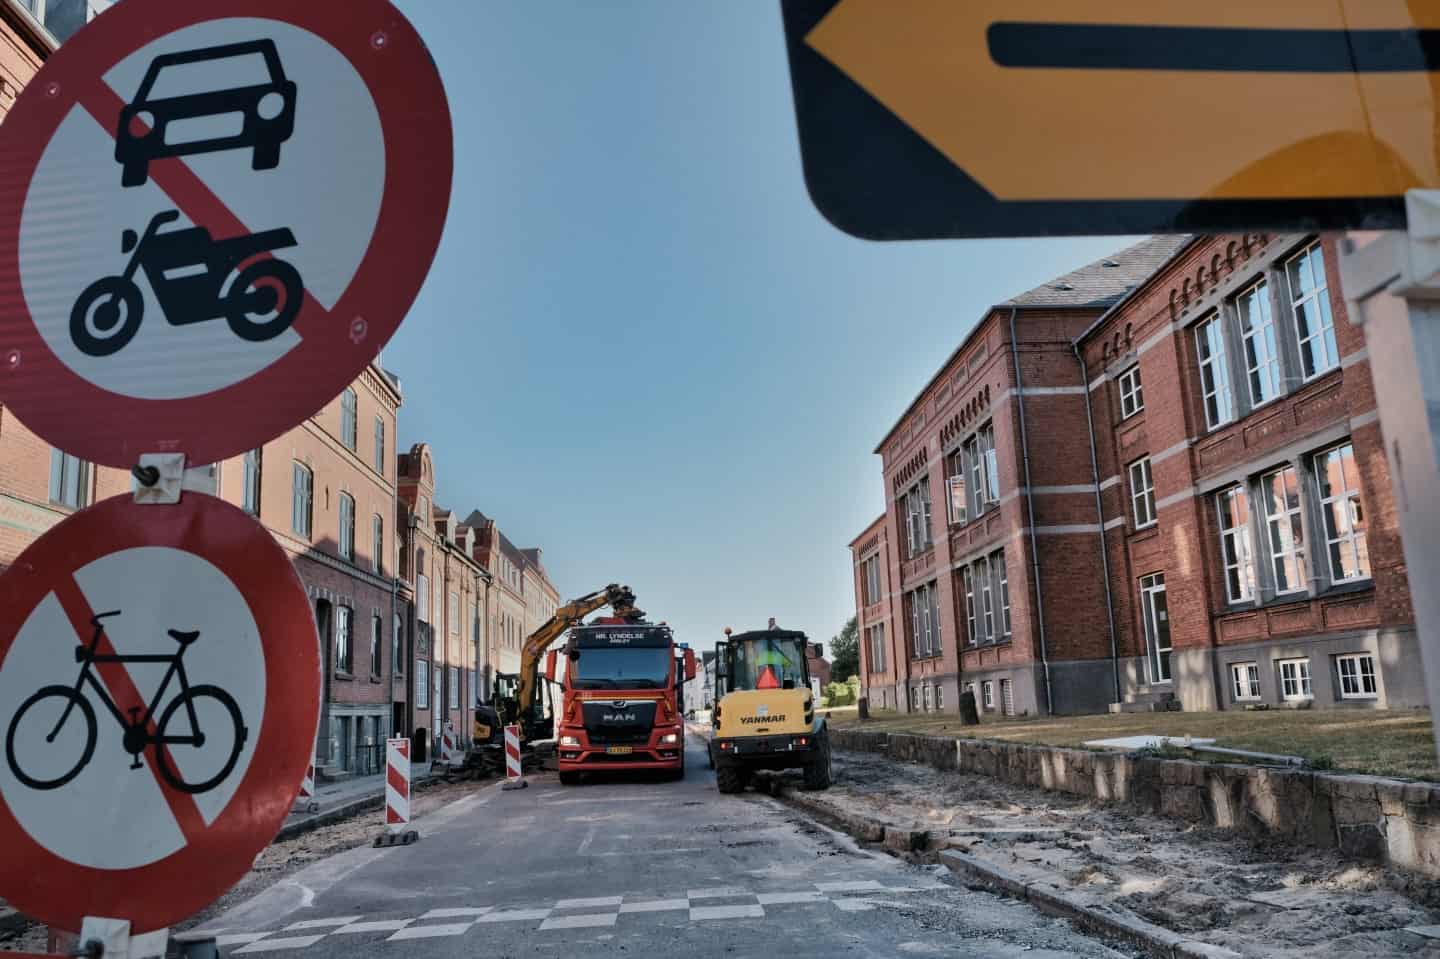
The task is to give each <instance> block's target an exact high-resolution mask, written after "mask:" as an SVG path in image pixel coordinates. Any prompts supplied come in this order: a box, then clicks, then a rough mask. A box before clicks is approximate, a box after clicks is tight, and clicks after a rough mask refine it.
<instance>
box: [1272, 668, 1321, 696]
mask: <svg viewBox="0 0 1440 959" xmlns="http://www.w3.org/2000/svg"><path fill="white" fill-rule="evenodd" d="M1276 665H1278V666H1279V667H1280V696H1281V698H1283V699H1285V700H1288V701H1290V702H1295V701H1298V700H1305V699H1312V698H1314V696H1313V694H1312V693H1311V691H1310V660H1308V659H1282V660H1280V661H1279V663H1277V664H1276Z"/></svg>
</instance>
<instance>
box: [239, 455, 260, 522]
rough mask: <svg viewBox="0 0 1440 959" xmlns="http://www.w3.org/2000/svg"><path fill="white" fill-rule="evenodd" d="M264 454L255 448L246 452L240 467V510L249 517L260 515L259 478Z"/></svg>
mask: <svg viewBox="0 0 1440 959" xmlns="http://www.w3.org/2000/svg"><path fill="white" fill-rule="evenodd" d="M264 456H265V454H264V452H263V451H262V450H261V449H260V448H259V447H256V448H255V449H253V450H247V451H246V452H245V455H244V457H242V460H241V466H240V508H241V509H243V510H244V511H245V512H247V513H249V514H250V515H251V516H259V515H260V478H261V476H262V475H263V473H262V470H263V469H264V468H265V467H264Z"/></svg>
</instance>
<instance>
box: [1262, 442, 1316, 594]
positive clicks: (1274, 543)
mask: <svg viewBox="0 0 1440 959" xmlns="http://www.w3.org/2000/svg"><path fill="white" fill-rule="evenodd" d="M1287 474H1288V476H1289V480H1290V489H1293V490H1294V493H1295V502H1294V503H1293V504H1291V503H1290V502H1289V497H1288V495H1287V493H1288V491H1287V490H1286V487H1285V478H1286V476H1287ZM1277 479H1278V481H1279V482H1280V484H1281V495H1282V497H1284V501H1283V502H1282V503H1281V504H1280V506H1279V508H1278V509H1277V508H1276V504H1275V499H1274V497H1273V495H1272V493H1273V489H1274V487H1273V485H1272V481H1275V480H1277ZM1300 490H1301V482H1300V477H1299V475H1298V474H1297V473H1296V471H1295V467H1293V466H1289V465H1286V466H1282V467H1280V469H1277V470H1271V471H1270V472H1268V473H1265V474H1264V475H1262V476H1261V477H1260V504H1261V507H1262V510H1263V513H1264V517H1265V555H1266V556H1268V557H1269V559H1270V577H1271V581H1272V582H1273V583H1274V584H1275V594H1276V595H1277V596H1283V595H1287V594H1290V593H1303V592H1305V591H1306V588H1307V587H1306V557H1305V526H1304V521H1303V520H1302V518H1301V517H1302V514H1303V510H1304V503H1303V502H1302V500H1301V494H1300ZM1290 566H1293V568H1294V570H1295V576H1294V580H1295V581H1294V582H1293V583H1288V582H1287V584H1286V585H1285V587H1284V588H1283V589H1282V588H1281V586H1280V580H1281V577H1282V574H1283V576H1284V578H1285V579H1287V580H1289V579H1290V578H1291V577H1290V574H1289V573H1288V572H1284V571H1285V570H1286V569H1287V567H1290Z"/></svg>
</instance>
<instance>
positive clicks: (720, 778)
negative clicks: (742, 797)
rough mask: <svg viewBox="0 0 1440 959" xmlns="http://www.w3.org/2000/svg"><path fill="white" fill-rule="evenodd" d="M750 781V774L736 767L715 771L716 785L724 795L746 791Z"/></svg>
mask: <svg viewBox="0 0 1440 959" xmlns="http://www.w3.org/2000/svg"><path fill="white" fill-rule="evenodd" d="M749 779H750V774H749V773H748V772H747V771H746V770H744V769H740V768H738V767H735V766H721V767H720V768H719V769H717V770H715V785H716V787H717V788H719V790H720V791H721V792H722V793H738V792H744V791H745V783H746V782H748V781H749Z"/></svg>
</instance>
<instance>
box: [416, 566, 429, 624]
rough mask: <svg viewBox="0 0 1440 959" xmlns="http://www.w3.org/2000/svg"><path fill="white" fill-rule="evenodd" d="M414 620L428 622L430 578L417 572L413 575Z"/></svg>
mask: <svg viewBox="0 0 1440 959" xmlns="http://www.w3.org/2000/svg"><path fill="white" fill-rule="evenodd" d="M415 618H416V619H418V620H419V621H420V622H422V623H428V622H430V577H429V576H426V575H425V574H424V573H418V572H417V573H416V574H415Z"/></svg>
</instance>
